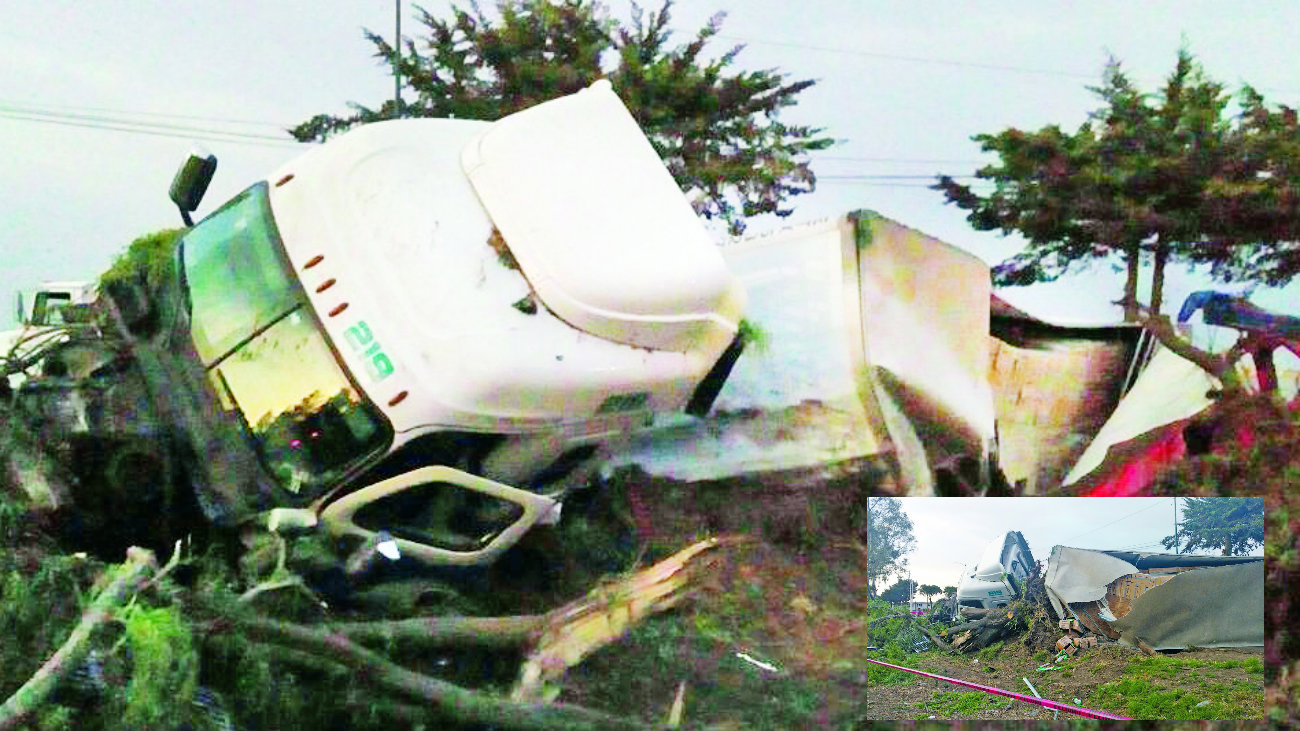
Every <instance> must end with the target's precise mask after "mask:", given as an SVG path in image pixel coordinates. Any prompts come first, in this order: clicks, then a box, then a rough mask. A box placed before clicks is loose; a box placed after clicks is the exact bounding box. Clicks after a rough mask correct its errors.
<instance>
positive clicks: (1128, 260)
mask: <svg viewBox="0 0 1300 731" xmlns="http://www.w3.org/2000/svg"><path fill="white" fill-rule="evenodd" d="M1124 260H1125V265H1126V266H1127V267H1128V276H1127V277H1126V278H1125V280H1124V298H1123V299H1121V300H1120V301H1119V304H1120V306H1122V307H1123V308H1124V322H1137V321H1138V312H1139V309H1138V298H1137V289H1138V271H1139V269H1140V268H1141V266H1142V248H1141V245H1140V244H1139V243H1137V242H1133V243H1132V244H1130V245H1129V246H1128V247H1127V248H1126V249H1125V250H1124Z"/></svg>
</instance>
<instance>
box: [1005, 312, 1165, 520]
mask: <svg viewBox="0 0 1300 731" xmlns="http://www.w3.org/2000/svg"><path fill="white" fill-rule="evenodd" d="M991 311H992V318H991V321H990V325H989V327H990V332H989V343H990V360H989V380H990V382H991V384H992V387H993V396H994V402H995V404H996V407H997V419H998V465H999V466H1000V467H1001V468H1002V471H1003V473H1004V474H1005V475H1006V478H1007V481H1008V482H1009V483H1011V484H1012V485H1017V486H1019V487H1021V488H1022V490H1023V494H1026V495H1035V494H1039V493H1042V492H1044V491H1048V490H1054V489H1056V488H1057V487H1058V486H1059V485H1060V484H1061V480H1062V478H1063V477H1064V476H1065V473H1066V472H1067V471H1068V470H1069V469H1070V467H1071V465H1073V464H1074V462H1075V460H1077V459H1079V456H1080V455H1081V454H1082V453H1083V451H1084V449H1085V448H1086V447H1087V446H1088V444H1089V443H1090V442H1091V441H1092V439H1093V437H1094V436H1095V435H1096V434H1097V433H1098V431H1099V430H1100V429H1101V428H1102V425H1103V424H1105V423H1106V418H1107V417H1108V416H1109V415H1110V414H1111V412H1112V411H1114V410H1115V406H1116V405H1117V404H1118V403H1119V401H1120V398H1121V396H1122V395H1123V393H1124V392H1125V390H1126V389H1127V387H1128V385H1129V384H1130V383H1131V382H1132V379H1134V378H1136V376H1137V373H1138V372H1140V371H1141V369H1142V366H1144V365H1145V363H1146V360H1147V359H1148V358H1149V357H1150V354H1151V350H1152V348H1153V346H1154V339H1153V338H1150V337H1149V336H1147V335H1146V334H1145V331H1144V330H1143V329H1142V326H1140V325H1137V324H1134V323H1125V324H1116V325H1105V326H1064V325H1055V324H1052V323H1048V322H1044V321H1042V320H1039V319H1038V318H1035V317H1033V316H1031V315H1028V314H1026V313H1024V312H1021V311H1020V310H1017V309H1016V308H1015V307H1012V306H1011V305H1010V304H1008V303H1007V302H1005V301H1004V300H1002V299H1001V298H999V297H998V296H997V295H993V297H992V307H991Z"/></svg>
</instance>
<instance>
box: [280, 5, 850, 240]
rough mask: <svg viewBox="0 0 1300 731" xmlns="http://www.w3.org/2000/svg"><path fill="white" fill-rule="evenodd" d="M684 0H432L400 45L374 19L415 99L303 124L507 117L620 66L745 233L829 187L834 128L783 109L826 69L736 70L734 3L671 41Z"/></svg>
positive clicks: (615, 77)
mask: <svg viewBox="0 0 1300 731" xmlns="http://www.w3.org/2000/svg"><path fill="white" fill-rule="evenodd" d="M671 7H672V2H671V0H666V1H665V2H664V4H663V7H662V8H661V9H660V10H659V11H658V12H651V13H649V15H648V17H647V16H646V15H645V14H644V13H643V12H642V10H641V9H640V8H639V7H637V6H636V5H635V4H634V5H633V6H632V13H631V18H630V20H629V21H628V22H627V23H626V24H624V23H621V22H619V21H616V20H613V19H611V18H610V17H609V16H608V13H607V11H606V9H605V8H604V7H603V6H602V5H600V4H598V3H595V2H590V0H562V1H558V2H557V1H556V0H502V1H501V2H499V3H498V4H497V13H498V15H499V18H498V19H496V20H494V19H493V18H491V17H489V16H488V15H487V14H486V13H484V12H483V11H482V10H481V9H480V8H479V7H478V5H477V4H474V3H472V4H471V6H470V8H469V9H464V8H461V7H458V6H452V8H451V17H449V18H446V19H444V18H439V17H436V16H434V15H432V14H431V13H429V12H428V11H426V10H424V9H419V14H420V22H421V23H422V24H423V25H424V27H425V29H426V31H427V33H426V36H425V37H424V38H422V39H420V41H419V42H418V43H417V41H416V40H414V39H409V38H403V39H402V41H403V42H402V44H400V45H398V46H394V45H393V44H390V43H389V42H388V41H386V40H385V39H384V38H382V37H381V36H380V35H378V34H376V33H373V32H370V31H366V37H367V38H368V39H369V40H370V41H371V42H372V43H374V44H375V47H376V49H377V53H376V56H377V57H378V58H380V59H382V60H383V61H384V62H386V63H388V64H389V65H390V66H391V67H393V68H394V69H395V70H396V71H398V72H400V74H401V78H402V80H403V82H404V84H405V86H406V88H407V89H408V90H409V91H410V92H411V93H412V94H413V95H414V97H415V98H414V99H413V100H412V101H406V100H405V99H403V100H400V101H399V100H392V99H390V100H388V101H385V102H383V103H382V104H381V105H380V106H379V107H378V108H370V107H365V106H362V105H360V104H356V103H353V104H351V105H350V106H351V107H352V110H353V111H352V114H350V115H347V116H342V117H339V116H332V115H328V114H318V115H316V116H314V117H312V118H311V119H309V120H307V121H305V122H303V123H302V124H300V125H298V126H297V127H295V128H293V129H292V130H290V133H291V134H292V135H293V136H294V137H295V138H297V139H298V140H300V141H308V140H323V139H325V138H327V137H328V136H330V135H332V134H334V133H337V132H340V131H343V130H346V129H350V128H351V127H353V126H355V125H357V124H364V123H367V122H373V121H379V120H384V119H393V118H398V117H442V118H451V117H455V118H462V119H483V120H494V119H498V118H500V117H502V116H505V115H507V114H511V113H513V112H517V111H519V110H521V109H524V108H526V107H529V106H532V105H534V104H537V103H539V102H542V101H546V100H548V99H553V98H555V97H558V96H563V95H565V94H571V93H574V92H577V91H579V90H581V89H583V88H585V87H587V86H588V85H590V84H591V83H592V82H594V81H596V80H597V79H600V78H608V79H609V80H610V82H611V83H612V85H613V87H614V90H615V91H616V92H617V93H618V95H619V97H620V98H622V100H623V102H624V104H626V105H627V107H628V109H629V110H630V111H631V113H632V116H633V117H635V118H636V120H637V122H638V123H639V124H640V125H641V129H642V130H643V131H645V133H646V135H647V136H648V137H649V138H650V141H651V143H652V144H653V145H654V147H655V151H656V152H658V153H659V156H660V158H662V159H663V161H664V163H665V164H666V165H667V167H668V169H669V171H670V172H671V173H672V175H673V178H674V179H675V180H676V181H677V183H678V185H679V186H680V187H681V188H682V190H683V191H684V192H685V193H687V194H688V195H689V196H690V197H691V199H692V202H693V204H694V205H695V208H696V211H697V213H699V214H700V215H703V216H705V217H706V218H709V219H714V218H717V219H719V220H721V221H723V222H725V223H726V224H727V225H728V227H729V228H730V230H731V231H732V232H733V233H737V234H738V233H740V232H741V231H743V229H744V226H745V224H744V219H745V218H748V217H752V216H756V215H759V214H764V213H772V214H776V215H778V216H786V215H789V214H790V213H791V212H792V209H791V208H789V207H788V205H787V203H786V201H787V200H788V199H789V198H792V197H794V196H797V195H801V194H804V193H810V192H812V191H813V190H814V188H815V186H816V177H815V176H814V174H813V172H812V169H811V168H810V167H809V163H808V159H807V157H806V153H808V152H810V151H812V150H820V149H824V148H826V147H828V146H830V144H831V143H832V140H831V139H830V138H827V137H822V136H819V135H820V133H821V132H822V129H820V128H814V127H809V126H802V125H790V124H786V123H784V122H782V121H780V120H779V116H780V112H781V111H782V110H783V109H785V108H786V107H790V106H793V105H794V104H795V97H796V96H797V95H798V94H799V93H800V92H802V91H803V90H805V89H807V88H808V87H810V86H812V85H813V84H814V81H812V80H803V81H794V82H787V80H786V76H785V75H784V74H782V73H779V72H777V71H775V70H770V69H769V70H762V71H734V70H733V68H732V67H733V64H734V61H735V59H736V56H737V55H738V54H739V53H740V51H741V49H742V48H743V46H735V47H733V48H731V49H730V50H728V51H726V52H725V53H723V54H721V55H719V56H717V57H715V58H707V57H706V56H705V55H704V50H705V47H706V45H707V44H708V42H709V40H710V39H712V38H713V37H714V36H715V35H717V33H718V31H719V30H720V29H721V27H722V20H723V17H724V15H723V14H722V13H719V14H717V15H715V16H714V17H713V18H712V19H711V20H710V21H709V23H708V24H707V25H706V26H704V27H703V28H701V29H700V30H698V31H696V33H695V34H694V36H693V37H692V38H691V40H690V42H688V43H686V44H685V45H673V44H671V43H670V38H671V31H670V30H669V27H668V23H669V21H670V17H671V16H670V10H671Z"/></svg>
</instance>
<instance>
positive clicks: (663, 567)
mask: <svg viewBox="0 0 1300 731" xmlns="http://www.w3.org/2000/svg"><path fill="white" fill-rule="evenodd" d="M739 541H740V539H737V538H710V539H707V540H703V541H700V542H698V543H695V544H694V545H692V546H689V547H687V548H685V549H682V550H681V551H678V552H677V553H676V554H674V555H672V556H670V557H668V558H666V559H664V560H663V561H660V562H659V563H657V564H655V565H654V566H651V567H650V568H648V569H644V570H642V571H638V572H636V573H635V574H632V575H631V576H629V577H627V578H624V579H622V580H620V581H617V582H614V583H611V584H606V585H604V586H600V587H597V588H596V589H593V590H592V591H591V592H590V593H588V594H587V596H585V597H582V598H581V599H578V600H577V601H573V602H570V603H568V604H566V605H565V606H563V607H560V608H559V609H555V610H553V611H551V612H548V613H547V614H546V621H545V628H544V630H543V631H542V635H541V637H540V639H539V640H538V642H537V645H536V647H535V648H534V649H533V651H532V652H531V653H529V656H528V658H527V659H526V660H525V661H524V665H523V668H522V669H521V670H520V673H519V681H518V683H516V685H515V689H514V691H513V692H512V693H511V696H510V697H511V698H513V699H515V700H518V701H537V700H552V699H554V698H555V697H556V696H558V695H559V692H560V682H561V681H562V680H563V678H564V671H565V670H566V669H567V668H570V667H573V666H574V665H577V664H578V663H579V662H581V661H582V658H584V657H586V656H587V655H589V654H591V653H592V652H594V651H596V650H597V649H599V648H601V647H604V646H605V645H608V644H610V643H613V642H615V641H616V640H618V639H619V638H620V637H622V636H623V635H624V634H625V633H626V632H627V631H628V629H629V628H631V626H632V625H633V624H635V623H636V622H638V621H640V620H641V619H643V618H645V617H646V616H648V615H650V614H653V613H655V612H662V611H664V610H666V609H668V608H670V607H673V606H675V605H676V604H678V603H679V602H681V601H682V600H683V599H684V598H685V597H686V596H687V590H688V589H689V587H690V586H691V585H692V584H693V579H694V578H695V577H696V576H698V575H699V573H700V565H699V563H698V558H699V557H700V556H701V555H703V554H705V553H706V552H709V551H711V550H713V549H715V548H717V547H718V546H720V545H723V544H724V543H729V544H734V543H737V542H739Z"/></svg>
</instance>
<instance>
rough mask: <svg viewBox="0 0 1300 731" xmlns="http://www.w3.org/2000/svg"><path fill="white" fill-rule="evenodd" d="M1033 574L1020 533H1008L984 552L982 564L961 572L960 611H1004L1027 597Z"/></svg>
mask: <svg viewBox="0 0 1300 731" xmlns="http://www.w3.org/2000/svg"><path fill="white" fill-rule="evenodd" d="M1033 570H1034V556H1033V554H1032V553H1031V552H1030V551H1029V544H1028V543H1027V542H1025V537H1024V536H1023V535H1021V534H1020V531H1007V532H1006V533H1003V534H1002V535H1000V536H998V537H997V538H995V539H994V540H993V541H992V542H990V543H989V544H988V546H987V547H986V548H985V549H984V553H983V554H981V555H980V558H979V561H978V562H977V563H976V564H975V565H974V566H969V567H967V568H965V569H964V570H963V571H962V578H961V581H960V582H958V584H957V611H958V612H960V611H961V610H962V609H966V608H969V609H995V608H997V607H1005V606H1007V605H1008V604H1010V603H1011V600H1012V599H1014V598H1016V597H1018V596H1020V595H1022V594H1023V593H1024V587H1025V581H1026V580H1028V578H1029V575H1030V574H1031V573H1032V572H1033Z"/></svg>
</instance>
